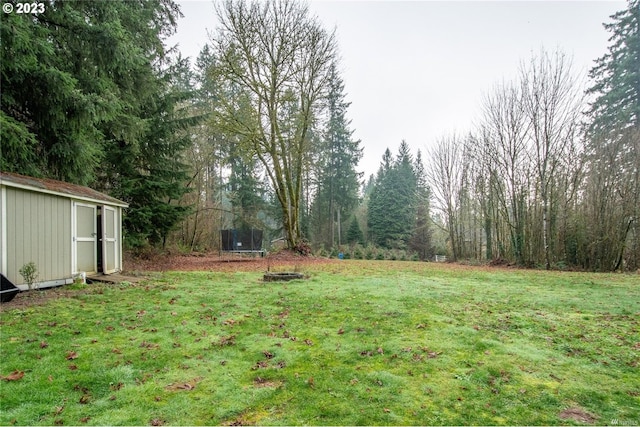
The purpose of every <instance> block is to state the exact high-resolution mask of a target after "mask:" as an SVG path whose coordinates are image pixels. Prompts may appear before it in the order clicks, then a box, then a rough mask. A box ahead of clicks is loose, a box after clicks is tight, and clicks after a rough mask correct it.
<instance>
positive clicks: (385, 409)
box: [383, 408, 391, 414]
mask: <svg viewBox="0 0 640 427" xmlns="http://www.w3.org/2000/svg"><path fill="white" fill-rule="evenodd" d="M383 411H384V412H385V413H387V414H388V413H389V412H391V409H389V408H384V409H383Z"/></svg>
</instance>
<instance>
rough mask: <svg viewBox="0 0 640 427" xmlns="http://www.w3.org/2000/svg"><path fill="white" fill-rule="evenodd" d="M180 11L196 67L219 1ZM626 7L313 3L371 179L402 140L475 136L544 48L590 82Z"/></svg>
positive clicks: (422, 144) (196, 2)
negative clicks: (490, 103)
mask: <svg viewBox="0 0 640 427" xmlns="http://www.w3.org/2000/svg"><path fill="white" fill-rule="evenodd" d="M178 3H179V4H180V5H181V8H182V13H183V14H184V18H182V19H181V20H180V21H179V22H178V32H177V34H176V35H175V36H174V37H172V38H171V39H170V40H169V44H170V45H175V44H178V49H179V50H180V51H181V52H182V54H183V56H188V57H191V58H192V60H193V59H195V57H196V56H197V55H198V53H199V51H200V49H201V48H202V47H203V46H204V45H205V44H206V43H207V41H208V34H209V33H211V32H212V30H215V26H216V17H215V13H214V8H213V2H212V1H211V0H189V1H178ZM625 7H626V3H625V2H624V1H614V0H608V1H515V0H514V1H327V0H325V1H311V2H310V8H311V11H312V13H313V14H315V15H317V16H318V17H319V18H320V20H321V21H322V22H324V24H325V25H326V27H327V29H333V28H335V29H336V35H337V41H338V46H339V50H340V56H341V64H340V65H341V70H342V77H343V80H344V82H345V91H346V93H347V101H349V102H351V107H350V108H349V111H348V117H349V118H350V119H351V120H352V123H351V126H352V129H353V130H355V132H354V137H355V138H357V139H360V140H361V141H362V142H361V146H362V147H363V148H364V156H363V159H362V161H361V162H360V165H359V168H358V169H359V170H360V171H363V172H365V177H368V176H369V175H370V174H372V173H375V172H376V171H377V169H378V167H379V165H380V161H381V158H382V154H383V152H384V150H385V149H386V148H387V147H389V148H390V149H391V151H392V152H393V153H394V154H395V153H396V152H397V149H398V146H399V144H400V142H401V141H402V140H403V139H404V140H406V141H407V143H408V144H409V146H410V147H411V148H412V150H413V152H414V154H415V152H416V151H417V150H418V149H420V150H422V151H423V154H426V153H425V152H426V151H427V150H428V147H429V146H430V145H432V144H433V143H434V142H435V141H436V140H437V139H438V138H441V137H443V136H447V135H450V134H452V133H454V132H455V133H458V134H465V133H467V132H469V131H470V130H471V129H472V128H473V124H474V123H475V122H477V121H478V119H479V115H480V106H481V102H482V97H483V94H485V93H487V92H490V91H491V89H492V87H493V86H494V85H495V84H496V83H499V82H501V81H502V80H512V79H514V78H515V75H516V73H517V70H518V67H519V65H520V63H521V62H522V61H528V60H529V59H530V58H531V57H532V55H533V54H536V53H538V52H539V51H540V49H541V48H544V49H545V50H547V51H555V50H561V51H562V52H564V53H566V54H568V55H569V56H571V57H572V58H573V66H574V71H575V72H576V74H580V75H583V76H584V77H585V84H586V83H588V82H587V80H586V74H587V72H588V70H589V69H590V68H591V67H592V66H593V61H594V60H595V59H596V58H598V57H601V56H602V55H604V54H605V53H606V51H607V47H608V45H609V43H608V38H609V36H610V34H609V33H608V32H607V31H605V29H604V28H603V26H602V24H603V23H604V22H610V19H609V16H610V15H612V14H613V13H615V12H617V11H618V10H622V9H625Z"/></svg>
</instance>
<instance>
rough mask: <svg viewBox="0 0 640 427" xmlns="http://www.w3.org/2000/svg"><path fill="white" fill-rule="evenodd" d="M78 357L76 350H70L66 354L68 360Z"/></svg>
mask: <svg viewBox="0 0 640 427" xmlns="http://www.w3.org/2000/svg"><path fill="white" fill-rule="evenodd" d="M77 358H78V353H76V352H75V351H68V352H67V356H66V359H67V360H73V359H77Z"/></svg>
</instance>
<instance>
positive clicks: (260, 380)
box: [253, 377, 282, 388]
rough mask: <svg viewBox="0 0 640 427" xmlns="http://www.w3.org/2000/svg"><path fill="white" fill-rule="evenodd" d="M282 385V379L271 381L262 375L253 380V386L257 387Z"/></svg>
mask: <svg viewBox="0 0 640 427" xmlns="http://www.w3.org/2000/svg"><path fill="white" fill-rule="evenodd" d="M281 385H282V381H278V380H276V381H270V380H266V379H264V378H261V377H257V378H256V379H255V380H253V386H254V387H256V388H263V387H270V388H278V387H280V386H281Z"/></svg>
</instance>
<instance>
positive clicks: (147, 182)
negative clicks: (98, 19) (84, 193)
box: [104, 59, 201, 246]
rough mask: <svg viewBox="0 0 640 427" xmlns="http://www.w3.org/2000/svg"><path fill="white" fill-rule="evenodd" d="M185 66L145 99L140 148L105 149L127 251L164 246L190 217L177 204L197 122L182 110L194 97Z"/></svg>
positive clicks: (172, 70) (183, 190)
mask: <svg viewBox="0 0 640 427" xmlns="http://www.w3.org/2000/svg"><path fill="white" fill-rule="evenodd" d="M188 67H189V66H188V62H187V61H184V60H180V59H178V60H177V61H176V63H175V64H173V65H172V66H171V67H168V68H167V69H166V70H164V72H163V74H162V78H161V79H158V80H156V84H157V85H158V86H159V87H158V89H157V90H155V91H153V94H152V95H151V96H149V97H148V98H147V99H145V100H144V102H143V104H142V106H143V108H141V110H140V112H139V117H140V118H141V119H143V120H145V121H146V122H147V123H148V127H147V128H146V129H145V132H144V133H143V134H142V135H141V136H140V141H139V144H137V145H126V144H121V145H119V147H120V149H119V150H109V151H108V152H107V156H106V158H105V160H104V163H105V164H109V165H110V166H111V168H110V170H109V172H108V173H106V174H105V185H109V186H110V187H111V188H110V191H111V193H112V194H113V195H114V196H116V197H118V198H120V199H122V200H124V201H126V202H128V203H129V208H128V209H127V215H126V216H125V218H124V226H125V229H126V230H127V242H128V243H129V245H131V246H144V245H145V244H147V243H151V244H152V245H162V246H164V245H165V243H166V239H167V236H168V233H169V232H170V231H171V230H172V229H173V228H174V227H175V226H176V225H177V224H178V222H179V221H180V220H182V219H183V218H184V217H185V216H186V215H187V213H188V212H189V207H186V206H181V205H179V204H178V203H177V201H178V200H179V199H180V198H181V197H182V195H183V194H185V193H186V192H187V191H189V189H188V188H187V186H186V182H187V181H188V179H189V176H188V174H187V171H188V167H187V165H186V164H185V162H184V159H183V152H184V150H185V149H186V147H187V146H188V145H189V144H190V143H191V133H190V132H189V129H190V128H192V127H193V126H194V125H195V124H197V122H198V121H199V120H201V117H197V116H196V117H193V116H191V111H189V110H188V109H187V108H186V106H187V105H188V104H186V101H188V100H190V99H191V98H192V96H193V94H192V93H191V91H190V90H188V88H186V87H184V83H185V81H186V80H187V79H188V77H187V75H188V74H189V68H188Z"/></svg>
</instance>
